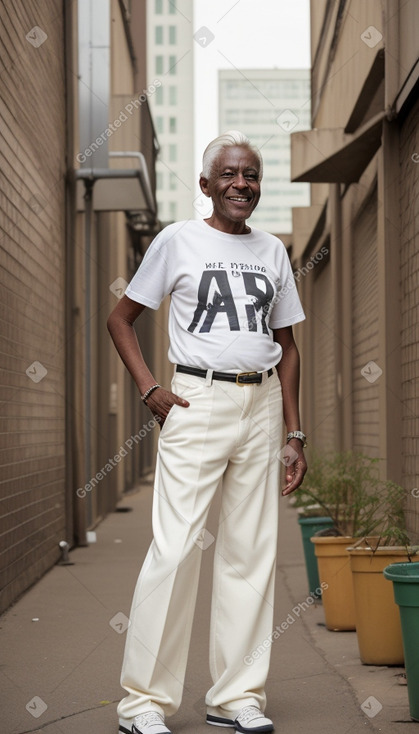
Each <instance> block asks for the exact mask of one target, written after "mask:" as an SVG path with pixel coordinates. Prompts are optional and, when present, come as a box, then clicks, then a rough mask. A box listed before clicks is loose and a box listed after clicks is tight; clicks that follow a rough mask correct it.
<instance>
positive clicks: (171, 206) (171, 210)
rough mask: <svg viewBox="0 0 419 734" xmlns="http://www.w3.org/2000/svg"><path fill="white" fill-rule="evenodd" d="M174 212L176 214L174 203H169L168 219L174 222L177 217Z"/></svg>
mask: <svg viewBox="0 0 419 734" xmlns="http://www.w3.org/2000/svg"><path fill="white" fill-rule="evenodd" d="M176 212H177V207H176V202H175V201H169V219H173V220H175V219H176V216H177V214H176Z"/></svg>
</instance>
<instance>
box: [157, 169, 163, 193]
mask: <svg viewBox="0 0 419 734" xmlns="http://www.w3.org/2000/svg"><path fill="white" fill-rule="evenodd" d="M156 188H157V189H158V190H159V191H161V189H162V188H163V171H157V173H156Z"/></svg>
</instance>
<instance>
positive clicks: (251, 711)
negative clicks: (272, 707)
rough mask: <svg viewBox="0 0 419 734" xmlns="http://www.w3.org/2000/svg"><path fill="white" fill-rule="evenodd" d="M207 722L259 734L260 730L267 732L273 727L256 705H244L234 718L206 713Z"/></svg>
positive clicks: (247, 733)
mask: <svg viewBox="0 0 419 734" xmlns="http://www.w3.org/2000/svg"><path fill="white" fill-rule="evenodd" d="M207 724H211V725H212V726H225V727H231V728H234V729H236V731H240V732H243V734H260V732H269V731H273V729H274V725H273V723H272V721H271V720H270V719H268V718H266V716H264V715H263V714H262V711H261V710H260V709H259V708H258V707H257V706H244V707H243V708H242V709H240V711H239V713H238V714H237V716H236V717H235V719H227V718H224V717H222V716H214V715H213V714H207Z"/></svg>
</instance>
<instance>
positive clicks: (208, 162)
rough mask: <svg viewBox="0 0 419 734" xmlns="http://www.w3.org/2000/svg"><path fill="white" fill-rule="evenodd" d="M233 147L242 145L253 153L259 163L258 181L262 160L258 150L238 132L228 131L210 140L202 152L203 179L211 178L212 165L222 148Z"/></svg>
mask: <svg viewBox="0 0 419 734" xmlns="http://www.w3.org/2000/svg"><path fill="white" fill-rule="evenodd" d="M233 145H243V146H246V148H249V150H251V151H252V153H254V154H255V155H256V157H257V159H258V161H259V165H260V168H259V181H260V180H261V179H262V175H263V160H262V156H261V153H260V150H259V148H256V146H254V145H252V144H251V142H250V140H249V138H248V137H246V135H244V134H243V133H241V132H240V131H239V130H228V131H227V132H226V133H223V134H222V135H219V136H218V138H215V139H214V140H211V142H210V143H209V144H208V145H207V147H206V148H205V150H204V154H203V156H202V173H201V176H203V178H206V179H209V177H210V176H211V172H212V168H213V165H214V163H215V161H216V159H217V158H218V156H219V155H220V153H221V151H222V150H223V148H228V147H229V146H233Z"/></svg>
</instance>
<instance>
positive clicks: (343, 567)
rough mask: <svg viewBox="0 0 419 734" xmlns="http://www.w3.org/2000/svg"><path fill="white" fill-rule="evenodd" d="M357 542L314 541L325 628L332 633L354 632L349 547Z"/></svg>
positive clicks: (323, 539) (315, 539) (349, 539)
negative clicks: (321, 590)
mask: <svg viewBox="0 0 419 734" xmlns="http://www.w3.org/2000/svg"><path fill="white" fill-rule="evenodd" d="M355 540H356V539H355V538H350V537H321V536H320V537H316V536H315V537H313V538H311V541H312V543H314V552H315V554H316V556H317V564H318V568H319V578H320V584H322V588H323V594H322V601H323V609H324V616H325V621H326V627H327V629H328V630H331V631H333V632H338V631H344V630H354V629H355V602H354V594H353V588H352V574H351V565H350V561H349V553H348V551H347V550H346V549H347V547H348V546H350V545H353V544H354V542H355Z"/></svg>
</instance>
